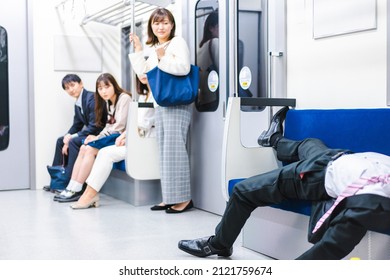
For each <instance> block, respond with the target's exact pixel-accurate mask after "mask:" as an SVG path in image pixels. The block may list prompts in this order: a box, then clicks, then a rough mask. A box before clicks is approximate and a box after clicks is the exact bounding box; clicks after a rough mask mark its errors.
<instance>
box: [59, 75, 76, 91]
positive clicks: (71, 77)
mask: <svg viewBox="0 0 390 280" xmlns="http://www.w3.org/2000/svg"><path fill="white" fill-rule="evenodd" d="M71 82H74V83H81V79H80V77H79V76H77V75H76V74H68V75H66V76H65V77H64V78H63V79H62V88H63V89H65V85H66V84H69V83H71Z"/></svg>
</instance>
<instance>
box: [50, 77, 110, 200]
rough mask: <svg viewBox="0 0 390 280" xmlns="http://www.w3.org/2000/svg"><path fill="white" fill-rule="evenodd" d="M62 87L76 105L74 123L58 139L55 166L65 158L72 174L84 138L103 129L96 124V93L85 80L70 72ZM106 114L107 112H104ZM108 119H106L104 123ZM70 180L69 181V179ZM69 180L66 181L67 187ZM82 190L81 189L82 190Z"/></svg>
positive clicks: (60, 163) (67, 169) (67, 167)
mask: <svg viewBox="0 0 390 280" xmlns="http://www.w3.org/2000/svg"><path fill="white" fill-rule="evenodd" d="M62 88H63V89H64V90H65V92H66V93H68V94H69V96H71V97H73V98H74V99H75V100H76V103H75V105H74V117H73V124H72V126H71V127H70V128H69V130H68V132H67V133H66V134H65V135H64V136H60V137H59V138H58V139H57V144H56V150H55V153H54V160H53V166H56V165H62V164H63V161H64V160H65V173H66V174H68V175H69V180H70V176H71V174H72V170H73V165H74V163H75V161H76V158H77V155H78V153H79V150H80V146H81V145H82V143H83V141H84V139H85V138H86V137H87V136H88V135H90V134H91V135H97V134H99V132H100V131H101V130H102V128H99V127H97V126H96V124H95V97H94V93H93V92H90V91H88V90H86V89H84V86H83V82H82V81H81V79H80V77H79V76H78V75H76V74H68V75H66V76H65V77H64V78H63V79H62ZM103 115H106V114H103ZM105 122H106V121H105V120H104V123H105ZM68 182H69V181H68ZM68 182H65V183H66V184H65V183H64V186H63V188H60V189H59V190H61V189H65V188H66V186H67V184H68ZM44 190H46V191H54V190H51V189H50V186H45V187H44ZM80 192H81V190H80ZM80 195H81V193H78V194H77V196H75V198H74V200H73V201H76V200H77V199H78V198H79V197H80Z"/></svg>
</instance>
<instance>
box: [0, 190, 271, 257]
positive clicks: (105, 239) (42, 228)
mask: <svg viewBox="0 0 390 280" xmlns="http://www.w3.org/2000/svg"><path fill="white" fill-rule="evenodd" d="M53 196H54V195H53V194H51V193H48V192H46V191H43V190H18V191H0V209H1V211H0V260H154V259H159V260H193V259H194V258H195V257H193V256H191V255H188V254H186V253H184V252H182V251H180V250H179V249H178V248H177V243H178V241H179V240H181V239H193V238H198V237H203V236H208V235H210V234H212V233H213V232H214V228H215V226H216V225H217V223H218V222H219V220H220V216H218V215H215V214H212V213H209V212H205V211H202V210H199V209H191V210H189V211H187V212H185V213H181V214H166V213H165V212H164V211H150V209H149V208H150V206H139V207H134V206H132V205H130V204H128V203H125V202H123V201H120V200H117V199H114V198H112V197H110V196H107V195H101V198H100V201H101V205H100V207H99V208H90V209H86V210H73V209H71V208H70V207H69V205H70V204H69V203H59V202H54V201H53ZM208 259H214V260H215V259H217V257H216V256H212V257H209V258H208ZM230 259H233V260H267V259H269V258H268V257H267V256H263V255H261V254H258V253H256V252H254V251H251V250H249V249H246V248H244V247H242V246H241V237H240V236H239V238H238V239H237V241H236V242H235V244H234V250H233V255H232V256H231V257H230Z"/></svg>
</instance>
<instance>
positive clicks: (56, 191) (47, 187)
mask: <svg viewBox="0 0 390 280" xmlns="http://www.w3.org/2000/svg"><path fill="white" fill-rule="evenodd" d="M42 189H43V190H44V191H47V192H51V193H55V194H59V193H61V192H62V191H63V190H58V189H51V188H50V186H43V188H42Z"/></svg>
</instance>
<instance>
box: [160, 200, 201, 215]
mask: <svg viewBox="0 0 390 280" xmlns="http://www.w3.org/2000/svg"><path fill="white" fill-rule="evenodd" d="M193 207H194V204H193V203H192V200H190V202H189V203H188V204H187V206H186V207H184V208H183V209H182V210H175V209H173V208H168V209H167V210H165V212H166V213H168V214H177V213H183V212H184V211H187V210H189V209H191V208H193Z"/></svg>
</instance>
